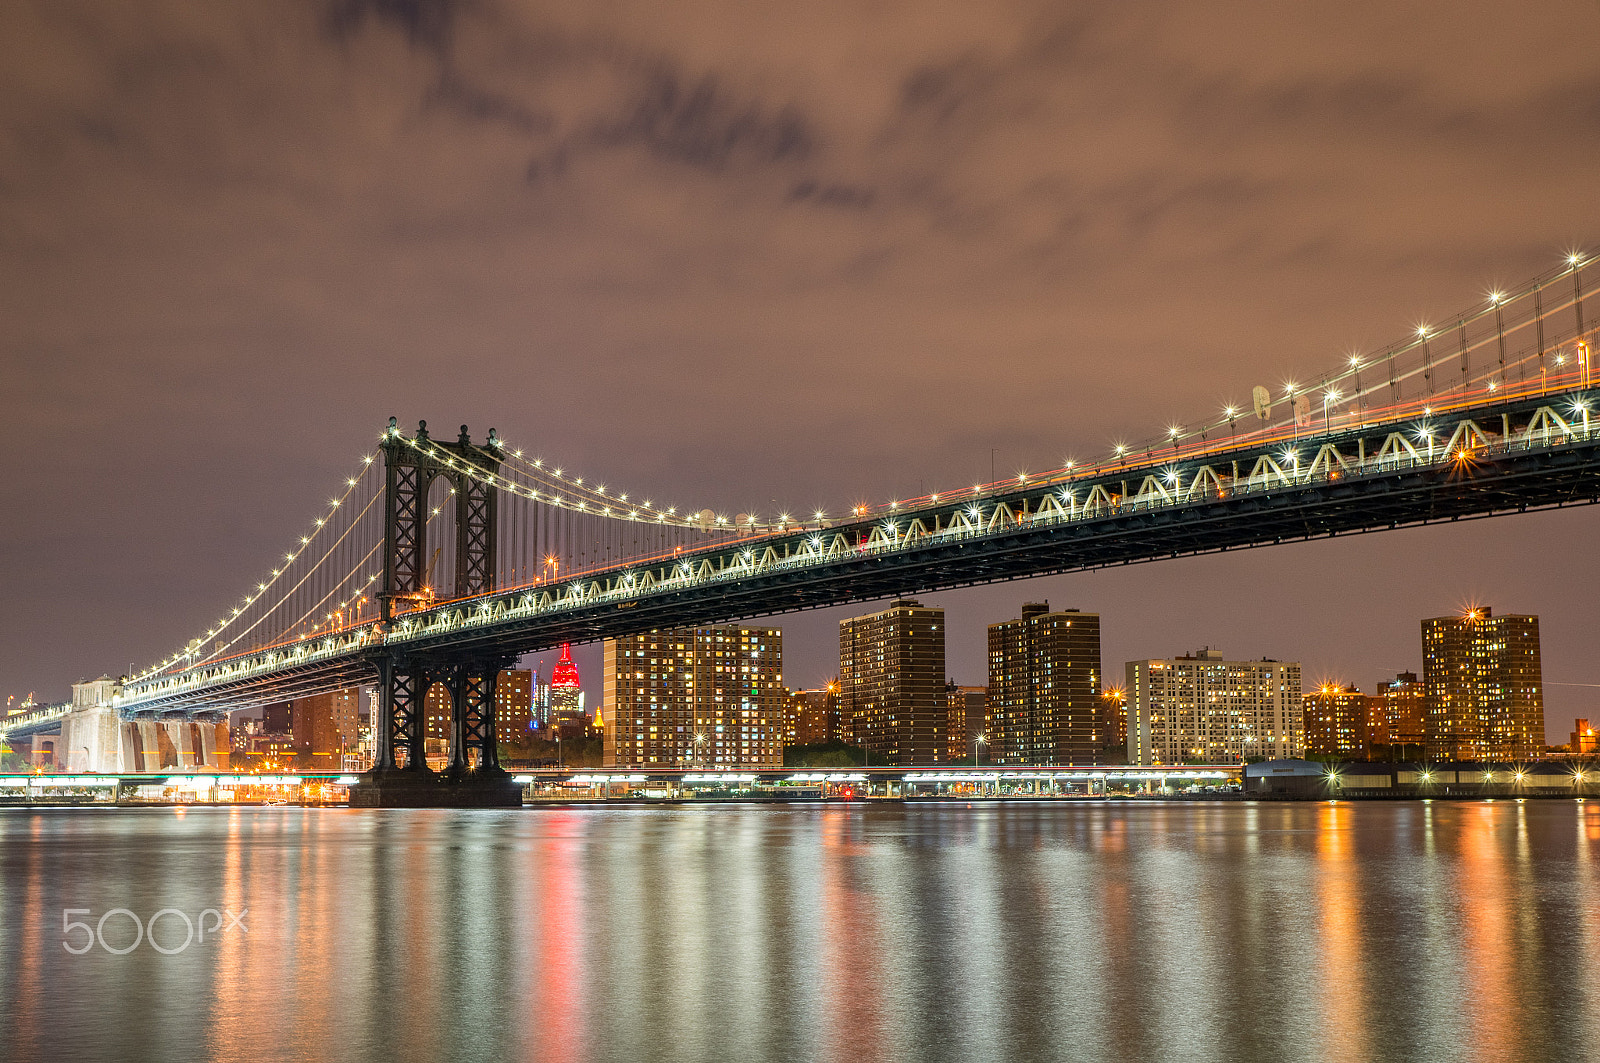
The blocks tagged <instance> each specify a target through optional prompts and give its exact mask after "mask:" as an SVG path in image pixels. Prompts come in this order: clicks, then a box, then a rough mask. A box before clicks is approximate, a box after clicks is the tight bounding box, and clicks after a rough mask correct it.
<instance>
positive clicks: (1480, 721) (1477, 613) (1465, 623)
mask: <svg viewBox="0 0 1600 1063" xmlns="http://www.w3.org/2000/svg"><path fill="white" fill-rule="evenodd" d="M1422 682H1423V686H1424V690H1425V697H1426V705H1427V719H1426V739H1425V741H1426V744H1427V751H1428V756H1429V757H1433V758H1436V759H1440V760H1520V759H1523V758H1527V757H1535V756H1538V755H1540V754H1541V753H1542V752H1543V751H1544V680H1543V676H1542V671H1541V668H1540V663H1539V618H1538V617H1537V616H1516V615H1506V616H1495V615H1494V613H1493V611H1492V610H1491V609H1489V608H1488V607H1487V606H1483V607H1478V608H1473V609H1469V610H1467V611H1466V612H1465V613H1462V614H1459V615H1457V616H1440V617H1433V618H1431V619H1428V620H1424V621H1423V622H1422Z"/></svg>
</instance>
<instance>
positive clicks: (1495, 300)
mask: <svg viewBox="0 0 1600 1063" xmlns="http://www.w3.org/2000/svg"><path fill="white" fill-rule="evenodd" d="M1505 297H1506V293H1505V292H1502V291H1500V290H1499V289H1498V288H1496V289H1495V290H1494V291H1492V292H1490V293H1489V305H1490V306H1499V305H1500V300H1502V299H1504V298H1505Z"/></svg>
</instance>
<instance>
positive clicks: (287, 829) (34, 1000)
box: [0, 801, 1600, 1063]
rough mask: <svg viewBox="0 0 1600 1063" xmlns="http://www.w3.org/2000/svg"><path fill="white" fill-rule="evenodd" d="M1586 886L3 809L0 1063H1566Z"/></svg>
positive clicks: (1415, 854) (1595, 992)
mask: <svg viewBox="0 0 1600 1063" xmlns="http://www.w3.org/2000/svg"><path fill="white" fill-rule="evenodd" d="M1597 872H1600V802H1594V801H1590V802H1587V803H1577V802H1571V801H1529V802H1526V803H1520V804H1519V803H1516V802H1503V801H1502V802H1475V803H1445V802H1432V803H1410V802H1380V803H1371V804H1350V803H1340V804H1262V805H1255V804H1133V803H1112V804H1073V805H1065V804H1062V805H1042V804H1014V805H984V806H976V807H969V806H965V805H911V806H898V805H893V806H883V807H872V808H864V807H861V806H859V805H857V806H838V805H835V806H788V807H737V806H733V807H729V806H724V807H715V808H620V809H619V808H613V809H601V808H570V809H549V808H544V809H526V810H521V811H515V810H507V811H460V812H455V811H366V810H347V809H306V810H302V809H298V808H287V809H286V808H260V809H254V808H252V809H199V810H197V809H188V810H177V809H159V810H157V809H148V810H133V809H123V810H110V809H106V810H47V811H37V812H30V811H26V810H21V809H11V810H5V811H0V916H3V919H0V1058H9V1059H16V1060H31V1059H41V1060H43V1059H51V1060H76V1059H108V1060H109V1059H123V1060H187V1059H237V1060H293V1059H315V1058H331V1059H352V1060H388V1059H395V1060H445V1059H461V1060H476V1059H486V1060H499V1059H538V1060H553V1061H562V1063H581V1061H585V1060H594V1061H601V1060H619V1061H624V1060H625V1061H640V1063H646V1061H652V1060H672V1061H680V1060H683V1061H697V1060H738V1061H743V1060H769V1059H770V1060H952V1061H954V1060H963V1061H965V1060H1056V1059H1060V1060H1130V1061H1132V1060H1162V1061H1175V1063H1176V1061H1188V1060H1274V1061H1277V1060H1293V1059H1313V1060H1337V1061H1340V1063H1354V1061H1360V1060H1368V1059H1395V1060H1411V1059H1418V1060H1506V1061H1511V1060H1539V1061H1541V1063H1543V1061H1555V1060H1568V1059H1571V1060H1580V1059H1596V1058H1600V881H1597V878H1600V875H1597ZM118 908H120V909H126V910H127V913H116V914H114V915H111V916H108V917H106V921H105V922H104V923H103V924H100V920H101V917H102V916H104V915H105V913H106V912H108V911H110V910H112V909H118ZM68 909H72V910H73V913H72V914H70V915H66V916H64V915H63V912H64V911H66V910H68ZM85 909H87V912H84V911H83V910H85ZM163 909H175V910H176V913H182V914H176V913H168V914H165V915H162V916H161V917H160V918H159V919H157V920H156V925H155V930H154V938H153V940H152V938H151V937H149V936H146V937H145V938H144V939H143V940H141V941H139V942H138V943H137V944H133V943H134V941H135V940H136V939H135V929H134V924H133V921H132V916H137V917H138V918H139V919H140V921H141V922H147V921H148V920H149V918H150V916H152V915H154V914H155V913H157V912H158V911H161V910H163ZM208 909H209V910H211V911H212V912H213V913H215V914H210V915H202V914H201V913H203V912H205V911H206V910H208ZM130 913H131V914H130ZM223 913H228V914H227V915H224V914H223ZM184 916H187V917H188V918H189V919H190V920H191V922H192V921H194V920H195V919H199V920H200V923H201V924H202V925H204V926H205V927H206V929H207V934H206V939H205V940H204V941H191V942H190V944H189V945H188V946H187V947H184V948H181V949H180V948H179V946H181V945H182V944H183V942H184V940H185V924H184V922H183V917H184ZM64 919H65V920H70V921H74V922H86V923H87V924H88V929H84V928H82V927H79V928H74V929H72V930H70V931H66V932H64V931H63V925H64ZM235 919H238V920H240V923H241V924H242V925H234V926H233V927H232V928H231V929H229V930H227V931H226V932H223V931H222V930H221V929H220V928H217V927H215V926H214V925H213V924H223V925H226V924H228V923H231V922H233V920H235ZM96 924H100V936H99V938H98V939H94V938H92V934H93V928H94V926H95V925H96ZM91 940H93V942H94V943H93V944H91V945H90V946H89V948H88V951H87V952H85V953H84V954H83V955H74V954H73V953H72V952H70V951H68V948H67V946H71V947H73V948H79V947H82V946H83V945H84V944H86V943H87V942H89V941H91ZM130 946H132V947H131V948H130ZM155 946H160V948H161V949H166V950H167V951H168V952H170V953H171V954H170V955H168V954H164V953H163V952H162V951H159V950H158V949H157V948H156V947H155ZM110 949H128V951H126V952H125V953H123V954H120V955H118V954H113V953H112V952H111V951H109V950H110Z"/></svg>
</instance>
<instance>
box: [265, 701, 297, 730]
mask: <svg viewBox="0 0 1600 1063" xmlns="http://www.w3.org/2000/svg"><path fill="white" fill-rule="evenodd" d="M293 711H294V705H293V703H291V702H287V701H284V702H279V703H278V704H276V705H268V706H267V707H266V708H264V709H262V710H261V733H262V734H269V735H286V734H288V733H289V730H290V727H291V726H292V723H291V719H292V716H293Z"/></svg>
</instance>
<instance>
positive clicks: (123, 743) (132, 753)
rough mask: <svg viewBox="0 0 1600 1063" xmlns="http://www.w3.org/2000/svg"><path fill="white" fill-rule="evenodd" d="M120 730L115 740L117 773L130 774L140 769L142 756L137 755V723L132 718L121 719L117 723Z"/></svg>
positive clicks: (141, 768) (141, 767)
mask: <svg viewBox="0 0 1600 1063" xmlns="http://www.w3.org/2000/svg"><path fill="white" fill-rule="evenodd" d="M117 730H118V731H119V732H120V734H119V738H118V742H117V773H118V774H120V775H132V774H133V773H134V772H137V771H142V770H143V765H142V764H141V763H140V761H142V760H143V759H144V758H143V757H141V756H140V755H139V725H138V724H137V723H135V722H134V721H132V720H123V721H122V722H121V723H119V724H118V725H117Z"/></svg>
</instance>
